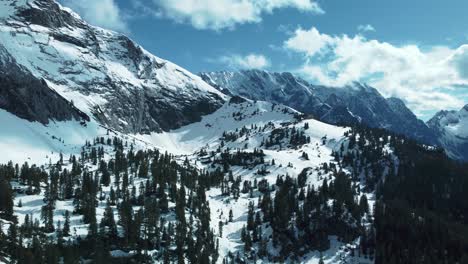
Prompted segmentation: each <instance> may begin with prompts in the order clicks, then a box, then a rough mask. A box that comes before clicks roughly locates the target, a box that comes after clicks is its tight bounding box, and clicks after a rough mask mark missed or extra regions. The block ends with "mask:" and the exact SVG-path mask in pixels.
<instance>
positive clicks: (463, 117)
mask: <svg viewBox="0 0 468 264" xmlns="http://www.w3.org/2000/svg"><path fill="white" fill-rule="evenodd" d="M427 124H428V126H429V127H431V128H432V129H433V130H434V131H435V133H437V137H438V139H439V142H440V144H441V145H442V146H443V147H444V148H445V149H446V150H447V152H448V154H449V155H450V156H451V157H454V158H457V159H463V160H468V105H465V106H464V107H463V108H462V109H461V110H459V111H446V110H443V111H440V112H438V113H437V114H435V116H434V117H433V118H431V119H430V120H429V121H428V122H427Z"/></svg>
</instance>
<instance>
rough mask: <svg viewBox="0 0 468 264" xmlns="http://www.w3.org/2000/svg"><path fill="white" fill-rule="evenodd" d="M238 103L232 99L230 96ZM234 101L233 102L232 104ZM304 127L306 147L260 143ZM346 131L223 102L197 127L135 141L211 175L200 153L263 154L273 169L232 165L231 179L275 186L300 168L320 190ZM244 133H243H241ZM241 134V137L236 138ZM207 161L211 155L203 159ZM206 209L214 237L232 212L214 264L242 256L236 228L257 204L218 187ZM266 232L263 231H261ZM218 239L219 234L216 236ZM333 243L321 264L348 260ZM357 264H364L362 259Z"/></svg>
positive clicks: (247, 103)
mask: <svg viewBox="0 0 468 264" xmlns="http://www.w3.org/2000/svg"><path fill="white" fill-rule="evenodd" d="M235 99H237V97H235ZM235 99H233V101H234V100H235ZM306 123H307V124H308V126H309V128H308V129H306V130H304V133H305V135H306V136H307V137H310V142H309V143H306V144H303V145H301V146H299V147H297V148H295V147H291V146H288V144H287V140H283V141H281V144H283V145H282V147H279V146H278V145H273V146H266V145H264V144H263V142H265V140H266V139H268V138H269V136H270V135H272V133H274V132H273V131H278V130H279V129H291V128H293V127H294V128H297V129H302V128H303V127H304V126H305V124H306ZM347 130H348V128H344V127H337V126H333V125H329V124H325V123H322V122H320V121H317V120H314V119H304V116H303V115H302V114H301V113H299V112H297V111H295V110H293V109H291V108H289V107H286V106H282V105H277V104H271V103H268V102H262V101H251V100H240V101H239V102H236V103H233V102H227V103H225V104H224V105H223V106H222V107H221V108H220V109H219V110H218V111H216V112H214V113H213V114H210V115H207V116H205V117H203V118H202V120H201V121H200V122H197V123H194V124H190V125H188V126H184V127H182V128H180V129H177V130H172V131H169V132H165V133H160V134H152V135H140V136H138V137H139V138H140V139H142V140H145V141H147V142H151V143H152V144H154V145H155V146H158V147H160V148H161V149H168V150H169V151H170V152H173V153H178V154H180V155H182V156H181V159H182V157H187V158H189V159H190V160H191V161H193V162H195V163H196V164H198V166H199V168H200V169H208V170H212V169H213V167H212V165H211V164H212V163H211V162H207V161H208V160H211V161H213V160H215V159H216V158H217V156H214V157H207V156H206V155H205V154H202V150H203V152H206V153H210V152H212V151H217V150H219V149H221V151H228V152H231V153H235V152H237V151H238V150H242V151H245V152H248V153H252V152H254V151H255V150H258V149H261V150H262V151H263V152H264V154H265V157H264V159H265V161H266V163H267V164H269V163H271V162H272V160H274V163H275V164H274V165H266V166H265V165H256V166H253V167H245V166H234V167H233V168H231V169H232V171H233V174H234V176H235V177H240V178H241V180H242V181H246V180H247V181H254V180H256V181H260V180H262V179H265V180H266V181H267V182H268V183H269V184H272V185H273V184H274V183H275V181H276V179H277V178H276V177H277V176H278V175H291V176H293V177H296V176H297V175H298V174H299V173H301V172H302V171H303V170H304V169H309V171H308V181H307V183H308V184H311V185H313V186H316V187H317V186H320V185H321V184H322V181H323V179H325V178H327V177H331V176H330V175H326V174H325V173H324V172H323V171H322V170H321V169H320V167H321V165H322V164H323V163H328V162H333V157H332V152H333V150H336V149H338V148H339V147H340V146H341V143H342V142H344V141H345V137H344V133H345V132H346V131H347ZM242 131H243V132H242ZM226 133H228V134H229V133H233V134H236V135H239V137H238V138H237V139H235V140H228V139H226V137H223V135H226ZM240 134H242V136H240ZM304 152H305V153H308V159H304V158H302V154H303V153H304ZM208 156H210V155H208ZM262 169H266V170H267V171H268V173H266V175H259V174H258V171H259V170H262ZM207 196H208V197H209V202H210V208H211V214H212V217H211V225H212V228H213V230H214V231H215V232H218V230H219V226H218V223H219V221H222V222H227V220H228V213H229V210H232V212H233V216H234V221H233V222H230V223H227V224H225V225H223V234H222V236H221V237H219V245H220V249H219V254H220V258H219V259H218V263H222V259H223V258H224V257H226V256H227V255H228V254H229V252H236V251H242V248H243V242H242V241H241V240H240V232H241V228H242V227H243V226H244V225H245V221H246V217H247V216H246V214H247V211H248V205H249V203H250V202H256V201H257V196H254V197H250V196H249V194H241V196H240V197H239V199H232V198H231V197H229V196H225V195H223V194H222V191H221V189H220V188H212V189H211V190H210V191H209V192H208V193H207ZM266 232H267V233H268V231H266ZM217 234H218V235H220V234H219V233H217ZM331 240H332V247H331V248H330V249H329V250H327V251H326V252H324V253H323V254H324V256H325V259H324V260H325V263H336V261H338V260H339V259H350V260H351V259H353V258H351V257H350V256H349V253H346V252H345V251H344V249H345V245H344V244H343V243H340V242H338V241H336V238H335V239H333V238H331ZM318 261H319V253H318V252H312V253H310V254H308V255H307V256H304V259H303V260H302V263H318ZM361 261H363V262H362V263H368V262H367V261H366V260H361Z"/></svg>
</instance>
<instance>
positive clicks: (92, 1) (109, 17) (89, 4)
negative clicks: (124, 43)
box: [62, 0, 128, 32]
mask: <svg viewBox="0 0 468 264" xmlns="http://www.w3.org/2000/svg"><path fill="white" fill-rule="evenodd" d="M62 2H63V4H64V5H65V6H67V7H70V8H71V9H72V10H73V11H75V12H77V13H78V14H80V16H81V17H83V19H84V20H86V21H87V22H88V23H90V24H92V25H96V26H99V27H102V28H107V29H111V30H116V31H121V32H126V31H128V26H127V23H126V22H125V20H124V19H123V17H122V14H121V10H120V8H119V6H118V5H117V4H116V3H115V1H114V0H63V1H62Z"/></svg>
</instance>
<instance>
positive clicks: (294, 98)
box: [199, 70, 436, 144]
mask: <svg viewBox="0 0 468 264" xmlns="http://www.w3.org/2000/svg"><path fill="white" fill-rule="evenodd" d="M199 75H200V76H201V77H202V78H203V79H204V80H205V81H207V82H208V83H210V84H212V86H214V87H218V89H220V91H225V90H228V91H229V92H230V93H231V94H236V95H242V96H245V97H247V98H250V99H257V100H271V101H273V102H275V103H282V104H285V105H288V106H290V107H292V108H295V109H297V110H299V111H302V112H304V113H308V114H313V115H314V116H315V117H316V118H318V119H319V120H322V121H325V122H329V123H332V124H346V125H352V124H353V123H356V122H359V123H360V122H362V123H363V124H365V125H368V126H370V127H376V128H386V129H389V130H390V131H392V132H395V133H400V134H403V135H406V136H409V137H411V138H414V139H417V140H419V141H421V142H424V143H427V144H435V143H436V139H435V136H434V134H433V132H432V131H431V130H430V129H429V128H428V127H427V125H426V124H425V123H424V122H423V121H421V120H419V119H418V118H417V117H416V116H415V115H414V114H413V113H412V112H411V110H409V109H408V108H407V107H406V106H405V104H404V103H403V102H402V101H401V100H400V101H399V100H396V99H394V98H393V99H392V98H389V99H386V98H384V97H383V96H382V95H381V94H380V93H379V92H378V91H377V89H375V88H373V87H371V86H368V85H366V84H361V83H359V82H353V83H351V84H349V85H346V86H345V87H327V86H323V85H313V84H310V83H309V82H307V81H305V80H304V79H302V78H300V77H296V76H294V75H293V74H292V73H288V72H283V73H277V72H268V71H265V70H241V71H236V72H229V71H220V72H205V73H199ZM268 93H270V95H268ZM264 98H265V99H264Z"/></svg>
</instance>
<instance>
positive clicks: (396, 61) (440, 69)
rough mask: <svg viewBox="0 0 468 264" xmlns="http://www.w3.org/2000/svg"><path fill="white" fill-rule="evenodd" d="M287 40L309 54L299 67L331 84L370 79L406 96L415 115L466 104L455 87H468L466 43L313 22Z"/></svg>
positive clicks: (393, 93) (288, 46) (387, 90)
mask: <svg viewBox="0 0 468 264" xmlns="http://www.w3.org/2000/svg"><path fill="white" fill-rule="evenodd" d="M283 45H284V47H285V49H287V50H290V51H294V52H297V53H299V54H303V55H304V56H305V60H304V64H303V65H302V66H301V67H300V69H298V71H299V72H300V73H301V74H302V75H304V76H306V77H308V78H309V79H312V80H315V81H317V82H319V83H322V84H325V85H332V86H343V85H345V84H348V83H350V82H352V81H362V82H367V83H369V84H371V85H372V86H374V87H376V88H377V89H378V90H379V91H380V92H381V93H382V94H383V95H384V96H396V97H399V98H402V99H403V100H404V101H405V102H406V103H407V104H408V105H409V107H410V108H411V109H412V110H414V111H415V112H416V114H422V113H423V112H425V111H428V110H435V109H446V108H458V107H461V106H463V105H464V103H466V102H463V100H462V99H460V98H457V97H456V96H455V95H454V94H456V93H454V89H462V88H460V87H467V86H468V46H467V45H464V46H461V47H459V48H457V49H451V48H448V47H443V46H435V47H431V48H430V49H427V50H422V49H421V48H420V47H418V46H417V45H402V46H396V45H392V44H390V43H386V42H380V41H378V40H368V39H366V38H365V37H363V36H362V35H356V36H347V35H341V36H330V35H327V34H323V33H320V32H319V31H318V30H317V29H316V28H314V27H312V28H311V29H309V30H304V29H302V28H298V29H297V30H296V31H295V32H294V34H292V35H291V36H290V38H289V39H287V40H286V41H285V42H284V44H283Z"/></svg>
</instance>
